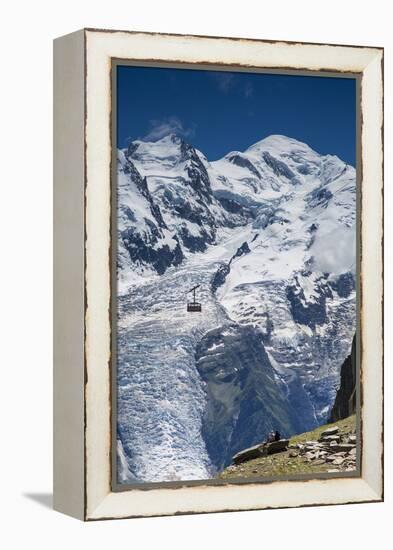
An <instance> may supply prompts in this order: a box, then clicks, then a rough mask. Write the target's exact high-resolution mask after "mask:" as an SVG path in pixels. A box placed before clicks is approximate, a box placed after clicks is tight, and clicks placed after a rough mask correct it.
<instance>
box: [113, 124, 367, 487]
mask: <svg viewBox="0 0 393 550" xmlns="http://www.w3.org/2000/svg"><path fill="white" fill-rule="evenodd" d="M118 216H119V223H118V237H119V238H118V242H119V244H118V274H119V275H118V278H119V292H120V296H119V306H118V308H119V327H118V414H119V419H118V433H119V452H118V457H119V480H120V481H123V482H124V481H130V480H134V481H135V480H144V481H160V480H170V479H200V478H203V477H211V476H212V475H214V474H215V472H216V471H217V469H220V468H221V467H222V466H223V465H226V464H228V461H229V460H230V457H231V455H232V454H233V453H234V452H236V451H237V450H239V449H240V448H244V447H246V446H247V445H252V444H253V443H255V442H257V441H259V440H260V439H261V438H263V436H264V435H265V433H264V432H265V431H267V430H268V429H273V428H277V429H279V430H280V431H281V432H282V433H283V434H286V435H290V434H291V433H295V432H302V431H305V430H307V429H309V428H312V427H313V426H315V425H316V424H317V423H321V422H323V421H325V420H326V418H327V415H328V413H329V410H330V408H331V406H332V403H333V401H334V397H335V392H336V386H337V383H338V379H339V370H340V366H341V364H342V362H343V360H344V359H345V357H346V356H347V355H348V352H349V349H350V346H351V341H352V337H353V334H354V332H355V319H356V293H355V225H356V173H355V170H354V168H353V167H351V166H349V165H347V164H345V163H344V162H342V161H341V160H340V159H339V158H337V157H335V156H331V155H325V156H324V155H319V154H318V153H316V152H315V151H313V150H312V149H311V148H310V147H309V146H308V145H306V144H304V143H301V142H299V141H296V140H294V139H291V138H287V137H285V136H270V137H268V138H265V139H263V140H261V141H259V142H258V143H256V144H254V145H252V146H251V147H249V148H248V149H247V150H246V151H244V152H230V153H228V154H227V155H225V157H224V158H223V159H220V160H218V161H214V162H209V161H208V159H207V158H206V157H205V156H204V155H203V153H201V152H200V151H198V150H197V149H195V148H194V147H192V146H191V145H190V144H187V143H186V142H185V141H184V140H183V139H181V138H180V137H178V136H175V135H173V134H171V135H169V136H166V137H165V138H163V139H161V140H159V141H156V142H151V143H148V142H143V141H135V142H132V143H131V144H130V145H129V147H128V148H127V149H124V150H122V151H119V161H118ZM196 284H200V285H201V287H200V296H199V300H200V301H201V302H202V307H203V312H202V314H189V313H187V312H186V310H185V303H186V300H187V292H188V291H189V290H190V288H192V287H193V286H195V285H196ZM147 426H148V427H149V429H147ZM262 432H263V433H262Z"/></svg>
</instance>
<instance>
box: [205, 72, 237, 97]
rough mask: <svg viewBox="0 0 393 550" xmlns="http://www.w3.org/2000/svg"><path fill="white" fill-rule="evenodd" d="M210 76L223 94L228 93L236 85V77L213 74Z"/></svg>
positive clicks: (218, 73)
mask: <svg viewBox="0 0 393 550" xmlns="http://www.w3.org/2000/svg"><path fill="white" fill-rule="evenodd" d="M210 75H211V78H212V79H213V80H214V82H215V83H216V84H217V86H218V89H219V90H220V91H221V92H224V94H226V93H228V92H229V91H230V90H231V89H232V88H233V87H234V86H235V84H236V77H235V75H234V74H232V73H225V72H214V73H210Z"/></svg>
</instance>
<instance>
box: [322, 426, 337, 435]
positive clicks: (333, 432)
mask: <svg viewBox="0 0 393 550" xmlns="http://www.w3.org/2000/svg"><path fill="white" fill-rule="evenodd" d="M338 432H339V429H338V426H332V427H331V428H328V429H327V430H325V431H324V432H322V433H321V437H325V436H329V435H336V434H337V433H338Z"/></svg>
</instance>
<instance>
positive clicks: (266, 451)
mask: <svg viewBox="0 0 393 550" xmlns="http://www.w3.org/2000/svg"><path fill="white" fill-rule="evenodd" d="M288 444H289V439H280V440H279V441H272V442H271V443H265V445H263V455H265V456H266V455H274V454H276V453H282V452H283V451H286V450H287V449H288Z"/></svg>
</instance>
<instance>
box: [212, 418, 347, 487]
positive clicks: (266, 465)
mask: <svg viewBox="0 0 393 550" xmlns="http://www.w3.org/2000/svg"><path fill="white" fill-rule="evenodd" d="M332 426H337V427H338V428H339V429H340V432H341V433H344V434H350V433H355V430H356V417H355V415H353V416H349V417H348V418H345V419H344V420H340V421H338V422H334V423H333V424H325V425H324V426H319V427H318V428H316V429H315V430H312V431H311V432H305V433H302V434H299V435H294V436H293V437H291V439H290V440H289V444H290V445H296V444H297V443H302V442H305V441H313V440H317V439H319V437H320V435H321V433H322V432H323V431H324V430H326V429H327V428H329V427H332ZM290 451H291V450H290V449H289V450H288V451H285V452H283V453H277V454H275V455H271V456H266V457H260V458H256V459H254V460H250V461H248V462H244V463H243V464H239V465H238V466H235V467H234V468H233V467H229V468H230V469H228V468H226V469H225V470H224V471H223V472H221V474H220V475H219V478H220V479H233V478H251V477H277V476H288V475H296V474H313V473H323V472H326V471H327V470H329V469H331V468H332V467H333V468H334V466H332V465H331V464H313V463H312V462H306V461H305V460H304V459H303V458H302V457H299V456H297V457H291V456H289V454H290ZM232 468H233V469H232Z"/></svg>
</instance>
